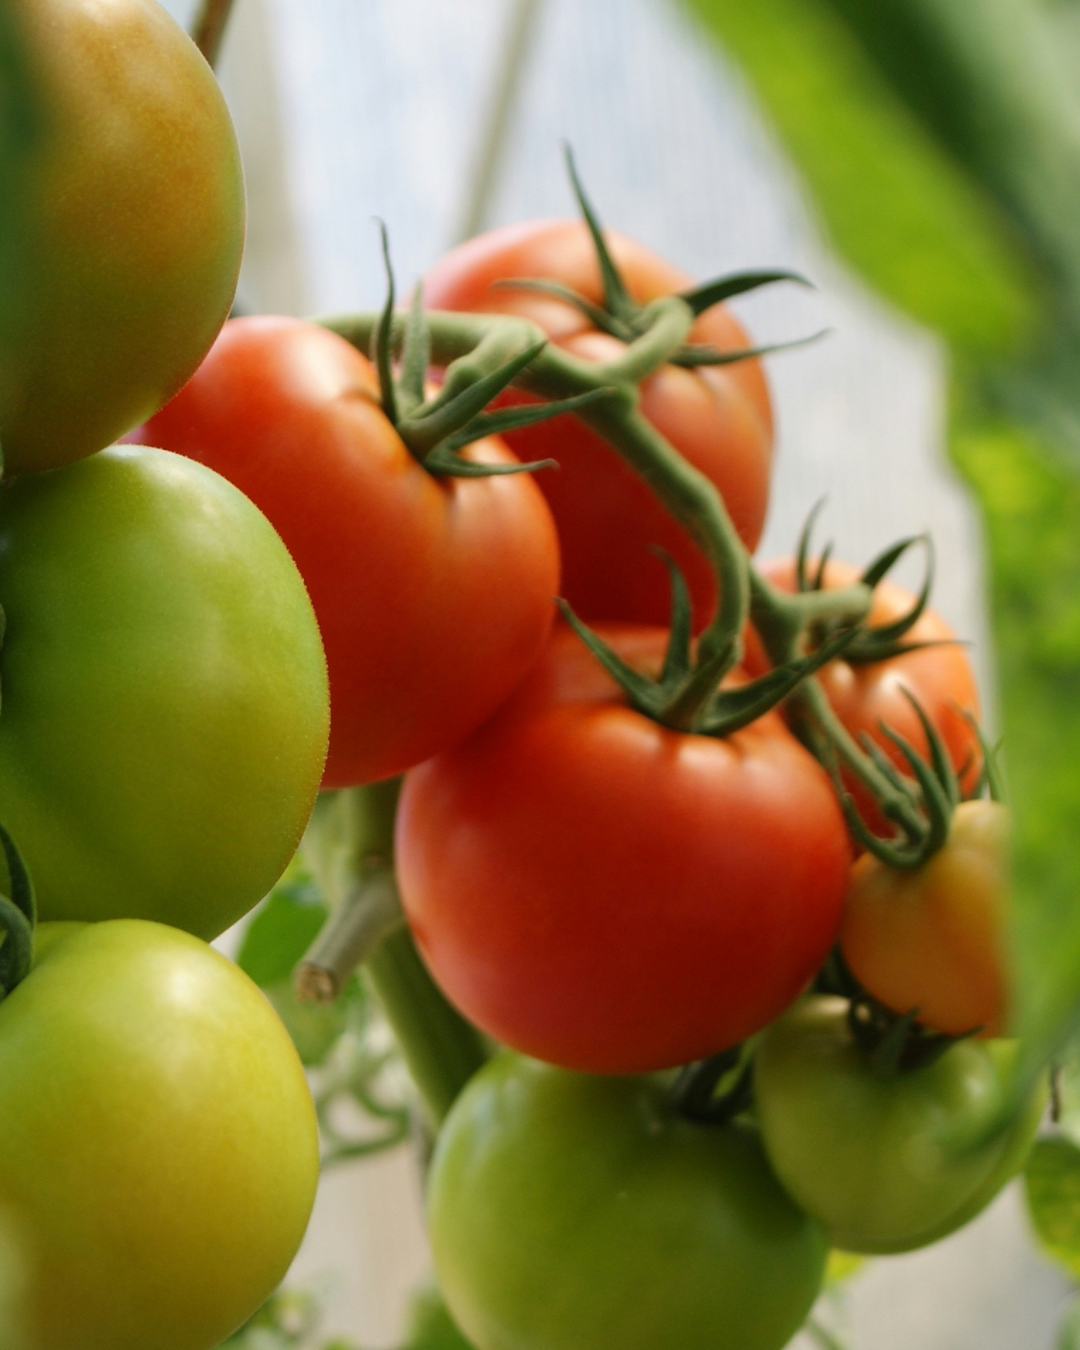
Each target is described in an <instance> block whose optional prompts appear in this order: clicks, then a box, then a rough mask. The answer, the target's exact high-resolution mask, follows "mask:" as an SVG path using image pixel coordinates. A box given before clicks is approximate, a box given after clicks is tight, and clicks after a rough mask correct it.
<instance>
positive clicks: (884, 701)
mask: <svg viewBox="0 0 1080 1350" xmlns="http://www.w3.org/2000/svg"><path fill="white" fill-rule="evenodd" d="M814 566H815V564H813V563H811V564H810V567H811V571H812V570H813V568H814ZM759 570H760V571H761V572H762V574H763V575H764V576H765V577H766V578H767V579H768V580H770V581H772V582H773V584H774V585H777V586H779V587H781V588H782V589H784V590H787V591H794V589H795V563H794V561H793V560H792V559H790V558H783V559H779V560H777V561H776V562H769V563H765V564H764V565H763V566H761V567H760V569H759ZM860 575H861V570H860V569H859V568H856V567H852V566H851V565H850V564H849V563H844V562H839V561H830V562H829V563H828V564H827V565H826V568H825V578H824V580H825V588H826V590H835V589H838V588H840V587H843V586H849V585H851V584H852V583H853V582H855V581H858V579H859V577H860ZM914 603H915V596H914V595H913V594H912V593H911V592H910V591H908V590H906V589H905V588H904V587H903V586H900V585H898V584H897V583H896V582H894V581H890V580H889V579H888V578H886V579H885V580H884V581H881V582H879V583H878V585H877V587H876V588H875V590H874V602H873V605H872V607H871V610H870V614H869V618H868V622H869V623H870V625H871V626H873V627H881V626H883V625H886V624H891V623H895V622H896V621H897V620H899V619H901V618H903V616H904V615H906V614H908V613H910V611H911V608H912V605H913V604H914ZM903 641H904V642H906V643H922V642H927V643H934V644H938V645H934V646H929V647H922V648H921V649H919V650H917V651H911V652H905V653H904V654H902V655H899V656H893V657H889V658H888V659H887V660H884V661H874V662H865V663H859V664H855V663H852V662H849V661H845V660H844V659H843V657H840V658H838V659H837V660H835V661H829V662H828V663H827V664H826V665H825V666H823V667H822V668H821V669H820V670H819V671H818V672H817V678H818V679H819V680H820V681H821V684H822V686H823V688H824V690H825V694H826V696H827V697H828V700H829V702H830V703H831V704H832V707H833V708H834V709H835V711H836V714H837V716H838V717H839V719H840V721H841V722H842V723H843V724H844V726H845V727H846V728H847V729H848V731H849V732H850V733H851V734H852V736H854V737H855V738H856V739H859V738H861V737H862V736H864V735H866V736H869V737H871V738H872V739H873V741H874V742H875V743H876V744H877V745H879V746H880V747H881V748H882V749H883V750H884V751H885V753H886V754H887V755H888V756H889V758H890V759H891V760H892V761H893V762H894V763H895V764H896V765H897V766H898V767H899V768H901V769H905V770H907V763H906V761H905V759H904V757H903V755H902V754H901V752H900V750H899V749H898V748H897V747H896V745H894V744H893V742H892V741H890V740H889V738H888V737H887V736H886V735H885V734H884V733H883V732H882V730H881V723H882V722H884V723H885V725H886V726H888V727H891V728H892V730H893V731H896V732H899V734H900V735H901V736H903V737H904V738H905V739H906V740H908V741H910V743H911V744H912V745H913V746H914V747H915V749H916V750H917V751H919V753H920V754H923V755H926V754H927V753H928V751H929V746H928V745H927V741H926V734H925V732H924V731H923V728H922V724H921V723H920V721H919V717H918V714H917V713H916V711H915V709H914V708H913V707H912V705H911V702H910V700H909V699H908V697H907V694H906V693H905V692H904V691H905V690H907V691H908V692H909V693H911V694H914V695H915V697H916V698H917V699H918V701H919V703H920V704H921V705H922V708H923V710H924V711H925V712H926V714H927V716H928V717H929V719H930V722H931V724H932V725H933V726H934V727H935V728H936V729H937V731H938V733H939V735H940V736H941V738H942V741H943V742H944V745H945V748H946V750H947V751H948V754H949V758H950V760H951V761H952V764H953V768H954V769H956V771H957V773H958V774H959V775H960V784H961V788H962V789H963V791H965V792H971V791H972V790H973V789H974V787H975V784H976V783H977V781H978V777H979V772H980V768H981V765H982V754H981V750H980V746H979V736H978V732H977V731H976V730H975V727H974V726H973V725H972V722H971V721H970V720H969V718H974V719H975V720H976V721H977V720H978V717H979V694H978V690H977V688H976V686H975V674H974V672H973V670H972V668H971V662H970V661H969V660H968V657H967V653H966V652H965V651H964V648H963V645H962V644H961V643H959V642H957V640H956V634H955V633H954V632H953V630H952V629H951V628H950V627H949V625H948V624H947V623H946V622H945V620H944V619H942V618H941V616H940V615H938V614H936V613H935V612H934V611H933V610H929V609H928V610H925V611H924V612H923V613H922V615H920V617H919V618H918V619H917V620H916V622H915V624H914V625H913V626H912V628H911V629H910V630H909V631H908V632H907V633H906V634H905V635H904V638H903ZM744 660H745V665H746V668H747V670H748V671H749V672H750V673H751V674H752V675H760V674H762V673H764V671H765V670H766V669H767V668H768V661H767V660H766V657H765V654H764V652H763V650H762V648H761V644H760V641H759V639H758V638H757V636H756V634H754V633H753V631H752V630H748V634H747V643H746V655H745V658H744ZM844 781H845V784H846V786H847V788H848V790H849V791H850V792H851V793H852V796H853V797H854V798H855V802H856V805H857V806H858V807H859V810H860V812H861V814H862V815H863V818H864V819H865V820H866V821H867V823H868V824H870V825H871V827H872V828H873V829H874V830H875V832H876V833H882V834H884V833H888V830H887V827H886V823H885V821H884V820H883V818H882V816H881V813H880V812H879V811H878V808H877V806H876V804H875V803H874V801H873V798H872V797H871V796H870V794H869V793H868V792H867V791H866V789H865V788H864V787H862V786H861V784H860V783H858V782H857V781H856V780H855V779H854V778H853V777H852V776H851V775H845V779H844Z"/></svg>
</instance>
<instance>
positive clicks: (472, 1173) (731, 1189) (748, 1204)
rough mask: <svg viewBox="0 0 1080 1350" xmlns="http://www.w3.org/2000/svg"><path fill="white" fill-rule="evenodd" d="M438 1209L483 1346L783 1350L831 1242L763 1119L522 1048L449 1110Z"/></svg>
mask: <svg viewBox="0 0 1080 1350" xmlns="http://www.w3.org/2000/svg"><path fill="white" fill-rule="evenodd" d="M428 1221H429V1229H430V1233H431V1241H432V1247H433V1250H434V1255H435V1264H436V1268H437V1270H438V1274H439V1279H440V1281H441V1284H442V1288H443V1292H444V1294H445V1296H446V1301H447V1303H448V1305H449V1307H450V1310H451V1312H452V1313H453V1315H454V1317H455V1319H456V1320H457V1321H458V1322H459V1323H460V1325H461V1327H462V1330H463V1331H464V1332H465V1334H466V1335H467V1336H468V1338H469V1339H470V1340H471V1341H472V1342H474V1343H475V1345H476V1347H477V1350H610V1347H612V1346H619V1347H622V1350H656V1348H657V1347H659V1346H671V1347H678V1350H698V1348H699V1347H700V1350H706V1347H707V1348H708V1350H780V1347H781V1346H784V1345H786V1344H787V1342H788V1340H789V1338H790V1337H791V1336H793V1335H794V1333H795V1332H796V1331H797V1329H798V1327H799V1325H800V1324H801V1322H802V1320H803V1318H804V1317H805V1316H806V1313H807V1312H808V1311H809V1308H810V1305H811V1304H812V1303H813V1301H814V1299H815V1297H816V1295H817V1292H818V1289H819V1288H820V1285H821V1279H822V1275H823V1272H824V1268H825V1258H826V1254H827V1248H826V1243H825V1240H824V1237H823V1234H822V1232H821V1230H820V1229H819V1228H818V1226H817V1225H816V1224H815V1223H813V1222H812V1221H811V1220H810V1219H808V1218H807V1217H806V1216H805V1215H804V1214H803V1213H801V1212H800V1211H799V1210H798V1209H797V1208H796V1207H795V1205H794V1204H792V1202H791V1201H790V1200H789V1199H788V1197H787V1196H786V1195H785V1194H784V1192H783V1191H782V1190H781V1189H780V1187H779V1186H778V1185H777V1183H776V1180H775V1178H774V1177H773V1175H772V1173H771V1172H770V1170H769V1166H768V1163H767V1162H766V1160H765V1157H764V1154H763V1152H762V1148H761V1144H760V1142H759V1140H758V1137H757V1135H756V1133H755V1132H754V1131H752V1130H750V1129H747V1128H741V1127H737V1126H722V1127H718V1126H702V1125H696V1124H692V1123H691V1122H689V1121H686V1120H683V1119H682V1118H680V1117H679V1116H678V1115H677V1114H676V1113H675V1111H674V1110H673V1108H672V1105H671V1102H670V1099H669V1098H668V1096H667V1094H666V1093H665V1091H664V1088H663V1087H662V1086H661V1085H659V1084H658V1083H657V1082H656V1081H653V1080H650V1079H633V1078H631V1079H625V1078H622V1079H620V1078H614V1079H613V1078H592V1077H586V1076H584V1075H581V1074H575V1073H567V1072H565V1071H563V1070H560V1069H554V1068H550V1067H549V1066H547V1065H543V1064H538V1063H536V1062H535V1061H529V1060H523V1059H520V1058H518V1057H517V1056H515V1055H509V1054H505V1055H502V1056H500V1057H499V1058H498V1059H496V1060H493V1061H492V1062H491V1063H490V1064H489V1065H487V1067H486V1068H484V1069H483V1070H481V1072H480V1073H479V1074H478V1075H477V1076H476V1077H475V1078H474V1079H473V1081H472V1083H471V1084H470V1085H469V1087H468V1088H467V1089H466V1090H465V1092H464V1093H463V1094H462V1096H461V1097H460V1098H459V1099H458V1101H457V1102H456V1103H455V1105H454V1108H453V1110H452V1112H451V1114H450V1116H449V1117H448V1119H447V1121H446V1124H445V1126H444V1128H443V1130H442V1133H441V1135H440V1137H439V1142H438V1145H437V1147H436V1151H435V1156H434V1159H433V1161H432V1169H431V1176H430V1185H429V1190H428Z"/></svg>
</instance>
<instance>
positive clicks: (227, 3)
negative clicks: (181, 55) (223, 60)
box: [191, 0, 233, 69]
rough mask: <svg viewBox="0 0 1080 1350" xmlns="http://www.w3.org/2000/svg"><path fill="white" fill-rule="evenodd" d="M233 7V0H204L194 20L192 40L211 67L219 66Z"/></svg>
mask: <svg viewBox="0 0 1080 1350" xmlns="http://www.w3.org/2000/svg"><path fill="white" fill-rule="evenodd" d="M232 7H233V0H202V3H201V4H200V6H199V10H198V13H197V15H196V17H195V19H194V21H193V22H192V25H191V40H192V42H194V43H195V46H196V47H198V49H199V51H201V52H202V54H203V56H205V57H206V60H207V62H208V63H209V65H210V68H211V69H214V68H216V66H217V61H218V57H219V56H220V54H221V44H222V41H223V40H224V38H225V28H226V25H227V24H228V22H229V15H230V14H231V13H232Z"/></svg>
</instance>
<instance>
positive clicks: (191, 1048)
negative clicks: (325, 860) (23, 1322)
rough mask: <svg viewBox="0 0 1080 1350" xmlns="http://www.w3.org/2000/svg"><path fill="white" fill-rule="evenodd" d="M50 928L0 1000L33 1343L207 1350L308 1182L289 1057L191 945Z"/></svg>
mask: <svg viewBox="0 0 1080 1350" xmlns="http://www.w3.org/2000/svg"><path fill="white" fill-rule="evenodd" d="M49 928H50V925H44V926H43V928H42V929H40V930H39V933H40V934H41V936H42V939H43V940H42V941H41V943H40V944H39V955H38V958H37V964H36V966H35V968H34V970H33V971H32V972H31V973H30V975H28V976H27V978H26V979H25V980H23V982H22V983H21V984H20V985H18V986H17V987H16V989H15V990H14V991H13V992H12V993H11V994H10V995H9V996H8V997H7V998H6V999H5V1000H4V1002H3V1004H0V1073H2V1074H3V1081H4V1092H3V1100H2V1102H0V1129H2V1131H3V1136H4V1150H3V1157H2V1158H0V1207H2V1208H3V1210H4V1212H5V1213H6V1214H9V1215H10V1217H11V1219H12V1222H13V1224H14V1225H15V1229H16V1231H17V1233H18V1236H19V1239H20V1243H21V1246H22V1250H23V1253H24V1254H25V1256H26V1267H27V1271H28V1280H29V1283H28V1287H27V1290H26V1295H27V1297H26V1305H27V1306H26V1313H27V1317H28V1320H29V1324H30V1330H31V1334H32V1339H31V1342H30V1343H31V1344H32V1345H33V1346H34V1347H35V1350H100V1347H102V1346H108V1347H109V1350H146V1347H147V1346H148V1345H153V1346H154V1350H209V1347H211V1346H214V1345H217V1344H218V1343H219V1341H220V1340H221V1339H223V1338H224V1337H225V1336H226V1335H228V1334H229V1332H230V1331H232V1330H233V1329H234V1328H235V1327H236V1326H238V1325H239V1324H240V1323H241V1322H242V1321H243V1320H244V1318H245V1317H247V1316H248V1315H249V1314H250V1313H251V1312H253V1311H254V1309H255V1308H256V1307H257V1306H258V1305H259V1303H261V1302H262V1300H263V1299H264V1298H265V1297H266V1296H267V1295H268V1294H269V1293H270V1291H271V1290H272V1289H273V1287H274V1285H275V1284H276V1283H277V1281H278V1280H279V1279H280V1278H281V1276H282V1275H283V1274H284V1272H285V1269H286V1267H287V1265H288V1264H289V1262H290V1260H291V1259H292V1256H293V1254H294V1252H295V1250H296V1248H297V1246H298V1245H299V1243H300V1239H301V1237H302V1236H303V1233H304V1229H305V1227H306V1226H307V1221H308V1215H309V1213H310V1210H311V1205H312V1201H313V1199H314V1195H315V1183H316V1179H317V1175H318V1147H317V1143H318V1141H317V1136H316V1127H315V1113H314V1110H313V1107H312V1104H311V1098H310V1096H309V1094H308V1090H307V1085H306V1083H305V1081H304V1074H303V1070H302V1068H301V1066H300V1061H299V1060H298V1058H297V1056H296V1052H295V1051H294V1050H293V1047H292V1044H291V1042H290V1041H289V1038H288V1036H287V1035H286V1033H285V1030H284V1028H283V1027H282V1026H281V1024H280V1022H279V1021H278V1019H277V1018H276V1016H275V1015H274V1013H273V1011H272V1010H271V1008H270V1005H269V1004H268V1003H267V1002H266V1000H265V999H264V998H263V996H262V995H261V994H260V993H259V991H258V990H257V988H256V987H255V986H254V985H253V984H252V983H251V982H250V980H249V979H248V978H247V976H246V975H244V974H243V973H242V972H241V971H240V970H239V969H238V968H237V967H236V966H234V965H233V964H232V963H231V962H229V961H227V960H225V959H224V958H223V957H221V956H219V955H218V954H217V953H216V952H214V951H212V950H211V949H210V948H208V947H206V946H205V945H204V944H203V943H201V942H199V941H198V940H197V939H196V938H193V937H190V936H188V935H187V934H185V933H181V932H178V931H177V930H175V929H170V928H166V927H164V926H163V925H160V924H151V923H146V922H143V921H140V920H116V921H113V922H107V923H101V924H92V925H86V926H83V925H74V924H73V925H59V928H60V930H61V931H60V932H59V933H56V934H51V933H50V932H49Z"/></svg>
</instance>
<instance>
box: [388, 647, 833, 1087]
mask: <svg viewBox="0 0 1080 1350" xmlns="http://www.w3.org/2000/svg"><path fill="white" fill-rule="evenodd" d="M607 636H608V637H609V639H610V640H611V641H613V643H614V644H615V645H616V646H617V648H618V650H619V651H620V653H621V654H622V655H623V657H624V658H625V659H627V660H630V661H632V662H634V663H635V664H638V665H642V666H645V667H649V666H654V667H655V666H656V665H658V664H659V661H660V658H661V655H662V652H663V644H664V639H665V637H666V635H665V634H664V633H663V632H661V631H660V630H653V629H621V630H620V629H614V628H613V629H612V630H610V631H609V632H608V634H607ZM850 857H851V855H850V851H849V846H848V843H847V838H846V834H845V831H844V823H843V818H842V816H841V813H840V809H839V807H838V805H837V803H836V800H835V798H834V796H833V792H832V787H831V784H830V783H829V780H828V777H827V775H826V774H825V771H824V770H823V769H822V768H821V767H820V766H819V765H818V764H817V763H815V761H814V760H813V759H812V758H811V756H810V755H809V754H808V752H807V751H805V750H804V749H803V748H802V746H801V745H799V744H798V742H797V741H796V740H795V739H794V737H792V736H791V735H790V733H789V732H788V731H787V730H786V729H785V728H784V726H783V724H782V722H781V721H780V719H779V718H778V717H777V716H776V715H775V714H771V715H769V716H767V717H763V718H761V719H759V720H758V721H756V722H754V723H753V724H752V725H751V726H749V727H747V728H746V729H745V730H743V731H739V732H736V733H734V734H733V735H731V736H729V737H727V738H724V739H716V738H711V737H707V736H697V735H690V734H687V733H683V732H677V731H672V730H669V729H668V728H667V727H664V726H661V725H658V724H657V723H655V722H652V721H650V720H649V719H647V718H646V717H644V716H642V715H641V714H640V713H638V712H635V711H633V710H632V709H630V708H629V707H628V706H627V705H626V702H625V698H624V697H623V695H622V694H621V692H620V691H619V690H618V689H617V688H616V686H615V684H614V682H613V681H612V679H611V678H610V677H609V676H608V675H607V674H606V673H605V672H604V671H603V670H602V669H601V668H600V666H599V665H598V664H597V663H596V662H595V660H594V659H593V657H592V655H591V654H590V653H589V652H588V651H587V650H586V649H585V648H584V647H583V646H582V645H581V644H580V643H579V642H578V639H577V638H576V637H575V636H574V635H573V634H572V633H571V632H569V631H568V630H567V629H560V630H558V631H557V632H556V634H555V636H554V638H553V640H552V643H551V645H550V647H549V648H548V651H547V653H546V655H545V657H544V658H543V659H542V660H541V661H540V662H539V663H538V665H537V666H536V667H535V669H534V670H533V672H532V673H531V674H530V675H529V677H528V679H527V680H526V681H525V683H524V684H523V685H522V686H521V687H520V688H519V689H518V690H517V691H516V693H515V694H514V695H513V696H512V697H511V698H510V700H509V701H508V702H507V703H506V704H505V705H504V706H503V707H502V708H501V709H500V711H499V712H498V713H497V714H496V715H495V716H494V717H493V718H492V719H491V720H490V721H489V722H488V723H487V724H486V725H485V726H484V727H482V728H481V730H480V731H479V732H478V733H477V734H476V735H475V736H473V737H472V738H471V739H470V740H469V741H467V742H465V743H464V744H463V745H460V746H458V747H457V748H455V749H453V750H450V751H448V752H446V753H445V754H443V755H441V756H439V757H437V758H436V759H434V760H431V761H429V762H428V763H427V764H425V765H422V766H421V767H420V768H418V769H416V770H414V771H413V772H412V773H411V774H409V775H408V776H407V777H406V780H405V788H404V792H403V795H402V800H401V807H400V811H399V816H398V831H397V859H398V868H399V881H400V888H401V895H402V900H403V903H404V906H405V912H406V914H407V916H408V919H409V923H410V925H411V927H412V929H413V932H414V934H415V936H416V940H417V943H418V945H419V947H420V949H421V951H422V952H423V954H424V957H425V959H426V961H427V963H428V965H429V966H430V968H431V971H432V973H433V975H434V976H435V979H436V980H437V981H438V982H439V984H440V985H441V986H442V988H443V989H444V991H445V992H446V994H447V995H448V997H449V998H450V1000H451V1001H452V1002H453V1003H455V1004H456V1005H457V1006H458V1007H459V1008H460V1009H461V1010H462V1012H464V1013H465V1015H466V1016H467V1017H469V1018H471V1019H472V1020H473V1021H475V1022H476V1023H477V1024H478V1025H479V1026H480V1027H481V1028H482V1029H483V1030H485V1031H487V1032H488V1033H489V1034H490V1035H492V1036H494V1037H495V1038H496V1039H497V1040H500V1041H503V1042H505V1043H507V1044H509V1045H512V1046H513V1047H514V1048H516V1049H520V1050H524V1051H525V1052H526V1053H529V1054H534V1055H537V1056H539V1057H540V1058H542V1059H546V1060H550V1061H551V1062H553V1063H556V1064H563V1065H565V1066H567V1067H569V1068H577V1069H587V1070H591V1071H595V1072H610V1073H629V1072H637V1071H642V1070H647V1069H656V1068H661V1067H665V1066H668V1065H673V1064H681V1063H685V1062H686V1061H688V1060H692V1059H697V1058H701V1057H703V1056H705V1055H708V1054H711V1053H713V1052H714V1051H717V1050H720V1049H722V1048H724V1047H725V1046H728V1045H732V1044H734V1043H735V1042H737V1041H740V1040H742V1039H743V1038H744V1037H745V1036H748V1035H750V1034H751V1033H752V1032H754V1031H757V1030H759V1029H760V1028H761V1027H762V1026H764V1025H765V1024H766V1023H767V1022H769V1021H770V1020H771V1019H772V1018H773V1017H775V1016H776V1015H777V1013H779V1012H780V1011H781V1009H782V1008H784V1007H785V1006H786V1005H787V1004H788V1003H790V1002H791V1000H792V999H794V998H795V996H796V995H797V994H798V993H799V992H800V990H801V989H802V988H803V987H804V985H805V984H806V983H807V982H808V981H809V980H810V978H811V976H812V975H813V973H814V971H815V970H816V969H817V967H818V966H819V965H820V963H821V961H822V960H823V958H824V956H825V954H826V952H827V951H828V949H829V947H830V946H831V944H832V942H833V940H834V938H835V936H836V933H837V930H838V927H839V922H840V911H841V904H842V900H843V893H844V887H845V884H846V878H847V870H848V866H849V863H850Z"/></svg>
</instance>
